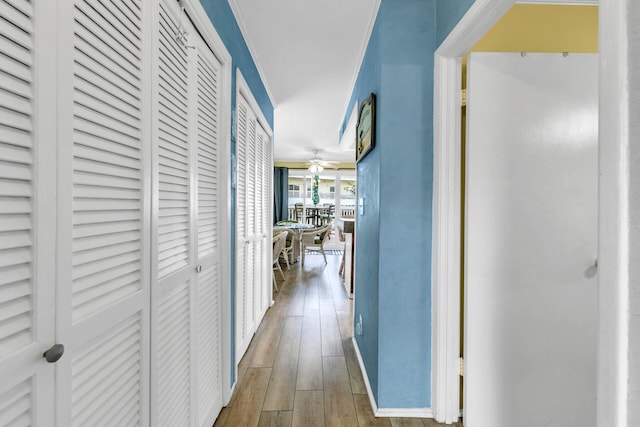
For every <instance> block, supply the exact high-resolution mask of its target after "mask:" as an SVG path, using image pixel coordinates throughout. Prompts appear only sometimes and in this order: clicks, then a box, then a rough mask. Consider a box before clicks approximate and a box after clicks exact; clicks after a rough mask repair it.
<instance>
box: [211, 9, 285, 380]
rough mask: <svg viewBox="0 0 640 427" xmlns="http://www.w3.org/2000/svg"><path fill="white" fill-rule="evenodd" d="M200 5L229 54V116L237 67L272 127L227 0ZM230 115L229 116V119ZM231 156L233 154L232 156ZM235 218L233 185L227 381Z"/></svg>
mask: <svg viewBox="0 0 640 427" xmlns="http://www.w3.org/2000/svg"><path fill="white" fill-rule="evenodd" d="M200 3H201V4H202V7H203V8H204V10H205V11H206V12H207V15H209V19H211V22H212V23H213V26H214V27H215V29H216V31H217V32H218V35H219V36H220V38H221V39H222V41H223V43H224V44H225V46H226V48H227V50H228V51H229V54H230V55H231V58H232V76H233V77H232V81H231V94H232V95H231V105H232V113H233V114H232V116H235V111H236V69H237V68H240V71H241V72H242V75H243V76H244V79H245V80H246V81H247V84H248V85H249V89H251V92H252V93H253V96H254V97H255V99H256V101H257V102H258V105H259V106H260V109H261V110H262V114H264V117H265V118H266V119H267V121H268V122H269V126H271V129H273V105H272V104H271V101H270V100H269V95H268V94H267V90H266V89H265V86H264V84H263V82H262V79H261V78H260V74H259V73H258V69H257V68H256V65H255V63H254V62H253V58H252V57H251V53H250V52H249V48H248V47H247V44H246V42H245V40H244V37H243V36H242V32H241V31H240V27H238V23H237V22H236V19H235V17H234V16H233V12H232V11H231V7H230V6H229V3H228V0H200ZM233 120H234V119H232V122H233ZM235 152H236V139H235V129H234V130H233V131H232V137H231V153H235ZM233 159H235V155H234V156H233ZM233 162H234V160H232V165H231V170H232V171H234V170H236V169H235V165H234V164H233ZM235 218H236V192H235V189H231V242H229V244H230V251H231V265H230V267H229V268H230V269H231V301H230V304H231V367H230V369H231V384H233V383H234V382H235V360H236V356H235V273H236V270H235V254H236V250H235V246H236V245H235V242H236V230H235V228H236V227H235Z"/></svg>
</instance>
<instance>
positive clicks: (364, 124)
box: [358, 104, 371, 141]
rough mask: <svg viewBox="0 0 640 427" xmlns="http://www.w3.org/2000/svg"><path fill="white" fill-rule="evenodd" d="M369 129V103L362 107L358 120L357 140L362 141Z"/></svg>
mask: <svg viewBox="0 0 640 427" xmlns="http://www.w3.org/2000/svg"><path fill="white" fill-rule="evenodd" d="M369 130H371V104H366V105H365V106H364V107H362V112H361V113H360V122H359V123H358V140H359V141H362V140H363V139H364V138H365V137H366V136H367V133H369Z"/></svg>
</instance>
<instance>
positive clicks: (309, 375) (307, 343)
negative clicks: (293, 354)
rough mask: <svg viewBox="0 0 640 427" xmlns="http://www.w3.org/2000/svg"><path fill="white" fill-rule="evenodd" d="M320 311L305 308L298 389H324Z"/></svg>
mask: <svg viewBox="0 0 640 427" xmlns="http://www.w3.org/2000/svg"><path fill="white" fill-rule="evenodd" d="M321 342H322V339H321V336H320V313H319V312H318V311H317V310H315V311H314V310H309V309H308V308H305V315H304V318H303V320H302V336H301V339H300V357H299V359H298V378H297V381H296V390H322V386H323V382H322V345H321Z"/></svg>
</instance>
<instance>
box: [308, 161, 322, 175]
mask: <svg viewBox="0 0 640 427" xmlns="http://www.w3.org/2000/svg"><path fill="white" fill-rule="evenodd" d="M323 170H324V168H323V167H322V166H320V165H319V164H318V163H311V166H309V172H311V173H318V172H322V171H323Z"/></svg>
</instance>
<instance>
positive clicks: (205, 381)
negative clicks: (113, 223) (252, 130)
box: [151, 0, 224, 426]
mask: <svg viewBox="0 0 640 427" xmlns="http://www.w3.org/2000/svg"><path fill="white" fill-rule="evenodd" d="M157 19H158V23H159V26H158V31H159V36H160V44H159V61H158V70H159V73H158V80H157V82H158V85H157V89H158V92H157V104H156V105H157V110H156V118H157V121H156V123H157V133H158V138H157V145H156V147H155V149H156V157H155V162H156V163H155V168H156V173H157V185H156V195H155V200H156V206H157V212H156V213H154V219H156V221H157V222H156V224H157V225H156V227H155V228H154V230H155V238H156V239H157V261H156V274H157V285H156V286H155V288H154V289H153V290H152V304H153V308H154V314H153V320H152V348H153V352H152V369H151V372H152V374H151V375H152V381H153V383H152V393H156V394H155V395H153V394H152V396H153V397H154V399H155V400H154V402H153V404H152V411H151V413H152V420H151V422H152V424H153V425H166V426H176V425H181V426H182V425H184V426H187V425H190V426H195V425H201V426H210V425H211V424H212V423H213V422H214V421H215V418H216V417H217V415H218V413H219V412H220V409H221V408H222V395H223V393H222V392H223V390H222V370H223V367H222V353H223V351H224V350H223V346H222V304H223V300H222V297H221V291H222V288H221V286H222V281H221V279H220V277H221V265H220V257H221V247H220V241H219V236H220V226H221V222H220V218H221V212H223V211H224V204H223V203H221V199H220V194H221V193H222V192H223V191H222V189H221V186H222V185H224V183H223V181H222V180H221V179H220V176H219V169H220V162H221V161H224V160H222V159H220V157H219V152H220V150H219V145H220V143H221V141H220V128H221V126H222V124H221V122H220V120H219V118H220V113H221V112H220V110H219V105H220V104H221V100H220V97H221V88H222V82H221V62H220V61H219V60H218V59H217V57H216V56H215V55H214V53H213V51H212V50H211V49H210V47H209V46H208V45H207V43H206V42H205V41H204V39H203V38H202V36H201V35H200V33H199V32H198V31H197V30H196V29H195V27H194V26H193V24H192V22H191V20H190V18H189V16H188V14H187V13H186V12H184V11H182V10H181V9H180V8H179V7H178V5H177V4H176V3H174V2H172V1H165V0H162V1H161V2H160V5H159V9H158V16H157ZM221 205H222V206H221ZM155 246H156V245H154V247H155Z"/></svg>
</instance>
